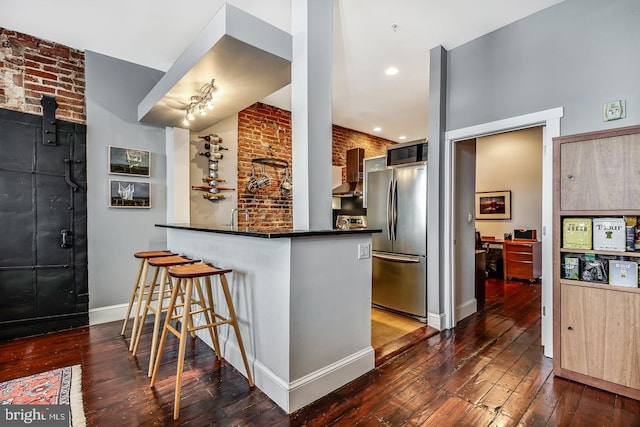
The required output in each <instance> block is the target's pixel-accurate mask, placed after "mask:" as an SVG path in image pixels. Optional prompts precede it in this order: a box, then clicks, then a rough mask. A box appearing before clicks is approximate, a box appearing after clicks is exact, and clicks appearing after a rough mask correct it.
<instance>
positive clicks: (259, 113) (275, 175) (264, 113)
mask: <svg viewBox="0 0 640 427" xmlns="http://www.w3.org/2000/svg"><path fill="white" fill-rule="evenodd" d="M332 138H333V144H332V164H333V165H334V166H346V164H347V160H346V151H347V150H349V149H351V148H364V150H365V151H364V153H365V157H373V156H378V155H381V154H385V153H386V147H387V146H388V145H391V144H393V142H392V141H389V140H386V139H383V138H378V137H376V136H372V135H367V134H365V133H362V132H357V131H354V130H351V129H347V128H343V127H341V126H336V125H334V126H333V130H332ZM261 157H275V158H277V159H282V160H285V161H287V162H288V163H289V165H290V166H291V113H290V112H289V111H285V110H281V109H279V108H276V107H272V106H269V105H265V104H261V103H257V104H254V105H252V106H251V107H249V108H246V109H245V110H243V111H241V112H240V113H239V114H238V207H239V208H246V209H249V218H250V222H251V224H252V225H253V226H256V225H258V226H264V227H274V228H277V227H291V226H292V225H293V208H292V202H291V198H289V197H283V196H282V195H281V194H280V191H279V186H280V184H281V183H282V180H283V179H284V176H285V175H284V170H282V169H278V168H272V167H270V166H265V172H266V173H267V174H268V175H270V177H271V185H270V186H269V187H265V188H262V189H260V190H259V191H258V192H256V193H250V192H249V191H247V184H248V183H249V180H250V178H251V164H252V162H251V160H252V159H255V158H261ZM254 170H255V173H256V174H259V173H260V168H259V165H257V164H254ZM290 173H291V171H290ZM343 175H344V174H343ZM292 178H293V177H292ZM342 180H343V182H344V180H345V177H344V176H343V179H342ZM293 181H294V185H295V179H293ZM238 224H239V225H240V226H241V227H244V226H245V225H246V224H245V222H244V215H239V218H238Z"/></svg>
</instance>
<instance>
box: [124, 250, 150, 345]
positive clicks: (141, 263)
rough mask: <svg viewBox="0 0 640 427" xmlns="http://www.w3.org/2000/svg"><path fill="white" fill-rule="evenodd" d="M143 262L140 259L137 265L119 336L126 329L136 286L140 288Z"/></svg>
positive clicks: (136, 290)
mask: <svg viewBox="0 0 640 427" xmlns="http://www.w3.org/2000/svg"><path fill="white" fill-rule="evenodd" d="M144 262H145V260H144V259H141V260H140V264H139V265H138V273H137V274H136V281H135V282H134V283H133V291H131V298H129V307H127V315H126V316H125V317H124V324H123V325H122V331H121V332H120V335H124V332H125V330H126V329H127V322H128V321H129V316H131V307H133V301H135V299H136V294H137V293H138V286H140V275H141V274H142V267H143V266H144Z"/></svg>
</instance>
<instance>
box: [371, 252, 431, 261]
mask: <svg viewBox="0 0 640 427" xmlns="http://www.w3.org/2000/svg"><path fill="white" fill-rule="evenodd" d="M371 255H372V256H373V257H374V258H379V259H383V260H385V261H394V262H406V263H419V262H420V257H419V256H416V255H398V254H389V253H385V252H378V251H373V252H372V253H371Z"/></svg>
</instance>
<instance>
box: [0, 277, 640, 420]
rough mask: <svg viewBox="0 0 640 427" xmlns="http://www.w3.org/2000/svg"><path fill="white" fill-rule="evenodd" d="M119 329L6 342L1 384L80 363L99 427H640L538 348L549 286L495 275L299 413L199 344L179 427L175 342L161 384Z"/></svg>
mask: <svg viewBox="0 0 640 427" xmlns="http://www.w3.org/2000/svg"><path fill="white" fill-rule="evenodd" d="M120 327H121V324H120V323H119V322H118V323H110V324H104V325H98V326H93V327H90V328H80V329H75V330H71V331H64V332H59V333H54V334H49V335H45V336H40V337H35V338H27V339H20V340H14V341H8V342H2V343H0V381H6V380H9V379H13V378H17V377H21V376H25V375H29V374H33V373H37V372H41V371H45V370H48V369H53V368H57V367H62V366H68V365H73V364H76V363H80V364H81V365H82V370H83V384H82V385H83V395H84V405H85V412H86V417H87V424H88V425H90V426H115V425H117V426H147V425H148V426H151V425H159V426H172V425H191V426H204V425H215V426H235V425H241V426H271V425H273V426H303V425H304V426H309V427H312V426H353V425H362V426H517V425H522V426H578V427H580V426H596V425H597V426H640V402H638V401H635V400H631V399H628V398H625V397H621V396H617V395H614V394H611V393H607V392H604V391H601V390H598V389H595V388H591V387H586V386H583V385H581V384H577V383H574V382H571V381H567V380H564V379H562V378H557V377H554V375H553V374H552V372H551V371H552V363H551V362H552V361H551V360H550V359H547V358H545V357H544V356H543V355H542V347H541V345H540V285H539V284H533V285H531V284H529V283H526V282H503V281H499V280H493V279H492V280H489V281H488V283H487V301H486V303H485V304H484V309H483V310H482V311H481V312H479V313H477V314H475V315H473V316H471V317H469V318H467V319H465V320H463V321H462V322H460V324H459V325H458V326H457V327H456V328H455V329H453V330H450V331H444V332H441V333H439V334H437V335H435V336H433V337H431V338H428V339H424V340H422V341H420V342H418V343H417V344H414V345H413V346H411V347H410V348H409V349H407V350H406V351H404V352H402V353H400V354H398V355H396V356H395V357H392V358H390V359H388V360H386V361H385V362H384V363H382V364H381V365H380V366H378V367H377V368H376V369H375V370H373V371H371V372H369V373H368V374H366V375H364V376H362V377H360V378H358V379H356V380H355V381H353V382H351V383H349V384H347V385H345V386H344V387H342V388H340V389H338V390H336V391H334V392H332V393H330V394H329V395H328V396H325V397H323V398H321V399H320V400H318V401H316V402H314V403H313V404H311V405H309V406H307V407H305V408H303V409H301V410H299V411H298V412H296V413H294V414H291V415H287V414H285V413H284V411H282V410H281V409H280V408H278V407H277V406H276V405H275V404H274V403H273V402H271V401H270V400H269V399H268V398H267V397H266V395H264V394H263V393H262V392H261V391H260V390H258V389H257V388H254V389H250V388H249V386H248V384H247V381H246V379H245V378H244V377H243V376H242V375H240V374H239V373H238V372H237V371H236V370H235V369H233V367H231V366H230V365H228V364H227V363H226V362H224V361H222V362H218V361H216V360H215V357H214V354H213V351H212V350H211V349H210V348H209V347H207V346H206V345H205V344H204V343H202V342H201V341H199V340H194V341H192V342H190V343H189V345H188V346H187V355H186V360H185V374H184V379H183V388H182V400H181V412H180V419H179V420H178V421H175V422H174V421H173V419H172V407H173V390H174V388H173V387H174V381H175V357H176V356H175V352H176V349H177V342H176V341H175V340H173V339H171V340H170V341H169V342H168V348H167V351H165V355H164V356H163V359H162V360H163V362H162V365H161V369H160V372H159V374H158V383H157V387H156V388H155V389H152V388H150V387H149V381H148V378H147V376H146V371H147V361H148V354H149V341H150V339H149V338H150V337H149V336H146V337H145V336H143V339H142V342H141V346H140V349H139V354H138V357H137V358H135V357H132V356H131V354H130V353H129V351H128V350H127V344H128V339H126V340H125V339H123V338H122V337H120V335H119V331H120ZM149 329H150V328H149V327H148V326H147V328H146V329H145V330H146V331H148V330H149ZM612 351H615V349H612Z"/></svg>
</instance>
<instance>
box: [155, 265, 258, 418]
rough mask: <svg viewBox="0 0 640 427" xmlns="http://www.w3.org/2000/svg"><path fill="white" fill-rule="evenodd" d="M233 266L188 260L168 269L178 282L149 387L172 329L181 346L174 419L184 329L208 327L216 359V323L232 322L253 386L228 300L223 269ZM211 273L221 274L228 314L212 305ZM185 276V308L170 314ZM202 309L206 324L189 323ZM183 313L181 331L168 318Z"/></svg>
mask: <svg viewBox="0 0 640 427" xmlns="http://www.w3.org/2000/svg"><path fill="white" fill-rule="evenodd" d="M231 271H232V270H224V269H219V268H216V267H214V266H213V265H211V264H208V263H207V264H205V263H198V264H190V265H185V266H180V267H173V268H170V269H169V275H170V276H171V277H174V278H177V279H178V283H176V284H175V285H174V286H173V292H172V293H171V301H169V307H168V309H167V317H166V319H165V321H164V328H163V329H162V338H161V339H160V345H159V347H158V355H157V356H156V360H155V366H154V367H153V374H152V376H151V387H153V386H154V384H155V382H156V376H157V374H158V369H159V367H160V360H161V359H162V352H163V350H164V345H165V342H166V340H167V333H168V332H171V333H173V334H174V335H175V336H176V337H178V339H179V340H180V346H179V350H178V366H177V374H176V389H175V396H174V405H173V419H174V420H177V419H178V416H179V413H180V390H181V387H182V370H183V367H184V352H185V348H186V345H187V333H189V332H192V331H196V330H199V329H205V328H207V329H208V330H209V335H210V336H211V340H212V341H213V346H214V350H215V352H216V356H217V358H218V360H221V359H222V357H221V355H220V343H219V341H218V326H220V325H224V324H230V325H232V326H233V330H234V331H235V334H236V339H237V340H238V346H239V347H240V353H241V354H242V361H243V362H244V368H245V370H246V372H247V379H248V380H249V387H253V385H254V383H253V377H252V376H251V371H250V370H249V363H248V361H247V355H246V353H245V350H244V344H243V343H242V337H241V336H240V328H239V327H238V319H237V318H236V312H235V309H234V308H233V301H232V300H231V293H230V292H229V284H228V283H227V278H226V277H225V273H230V272H231ZM211 276H218V277H219V278H220V284H221V285H222V291H223V292H224V298H225V300H226V303H227V307H228V309H229V318H226V317H223V316H221V315H220V314H218V313H216V311H215V310H214V305H213V290H212V288H211ZM201 277H203V278H204V282H205V290H204V291H206V295H205V292H203V289H202V284H201V282H200V278H201ZM184 280H186V284H185V285H184V309H183V312H182V315H181V316H174V315H170V314H169V313H173V307H174V306H175V304H176V300H177V297H178V290H179V289H180V287H181V282H182V281H184ZM194 287H195V290H196V292H197V294H198V299H197V300H196V299H194V298H193V288H194ZM193 305H200V306H201V307H202V308H200V309H196V310H194V309H193ZM198 313H203V314H204V318H205V321H206V324H205V325H201V326H197V327H196V326H193V323H191V324H189V321H188V319H189V318H190V317H192V316H193V315H194V314H198ZM180 317H182V320H181V324H180V331H178V330H177V329H176V328H174V327H173V326H171V324H170V322H171V320H176V319H179V318H180Z"/></svg>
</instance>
